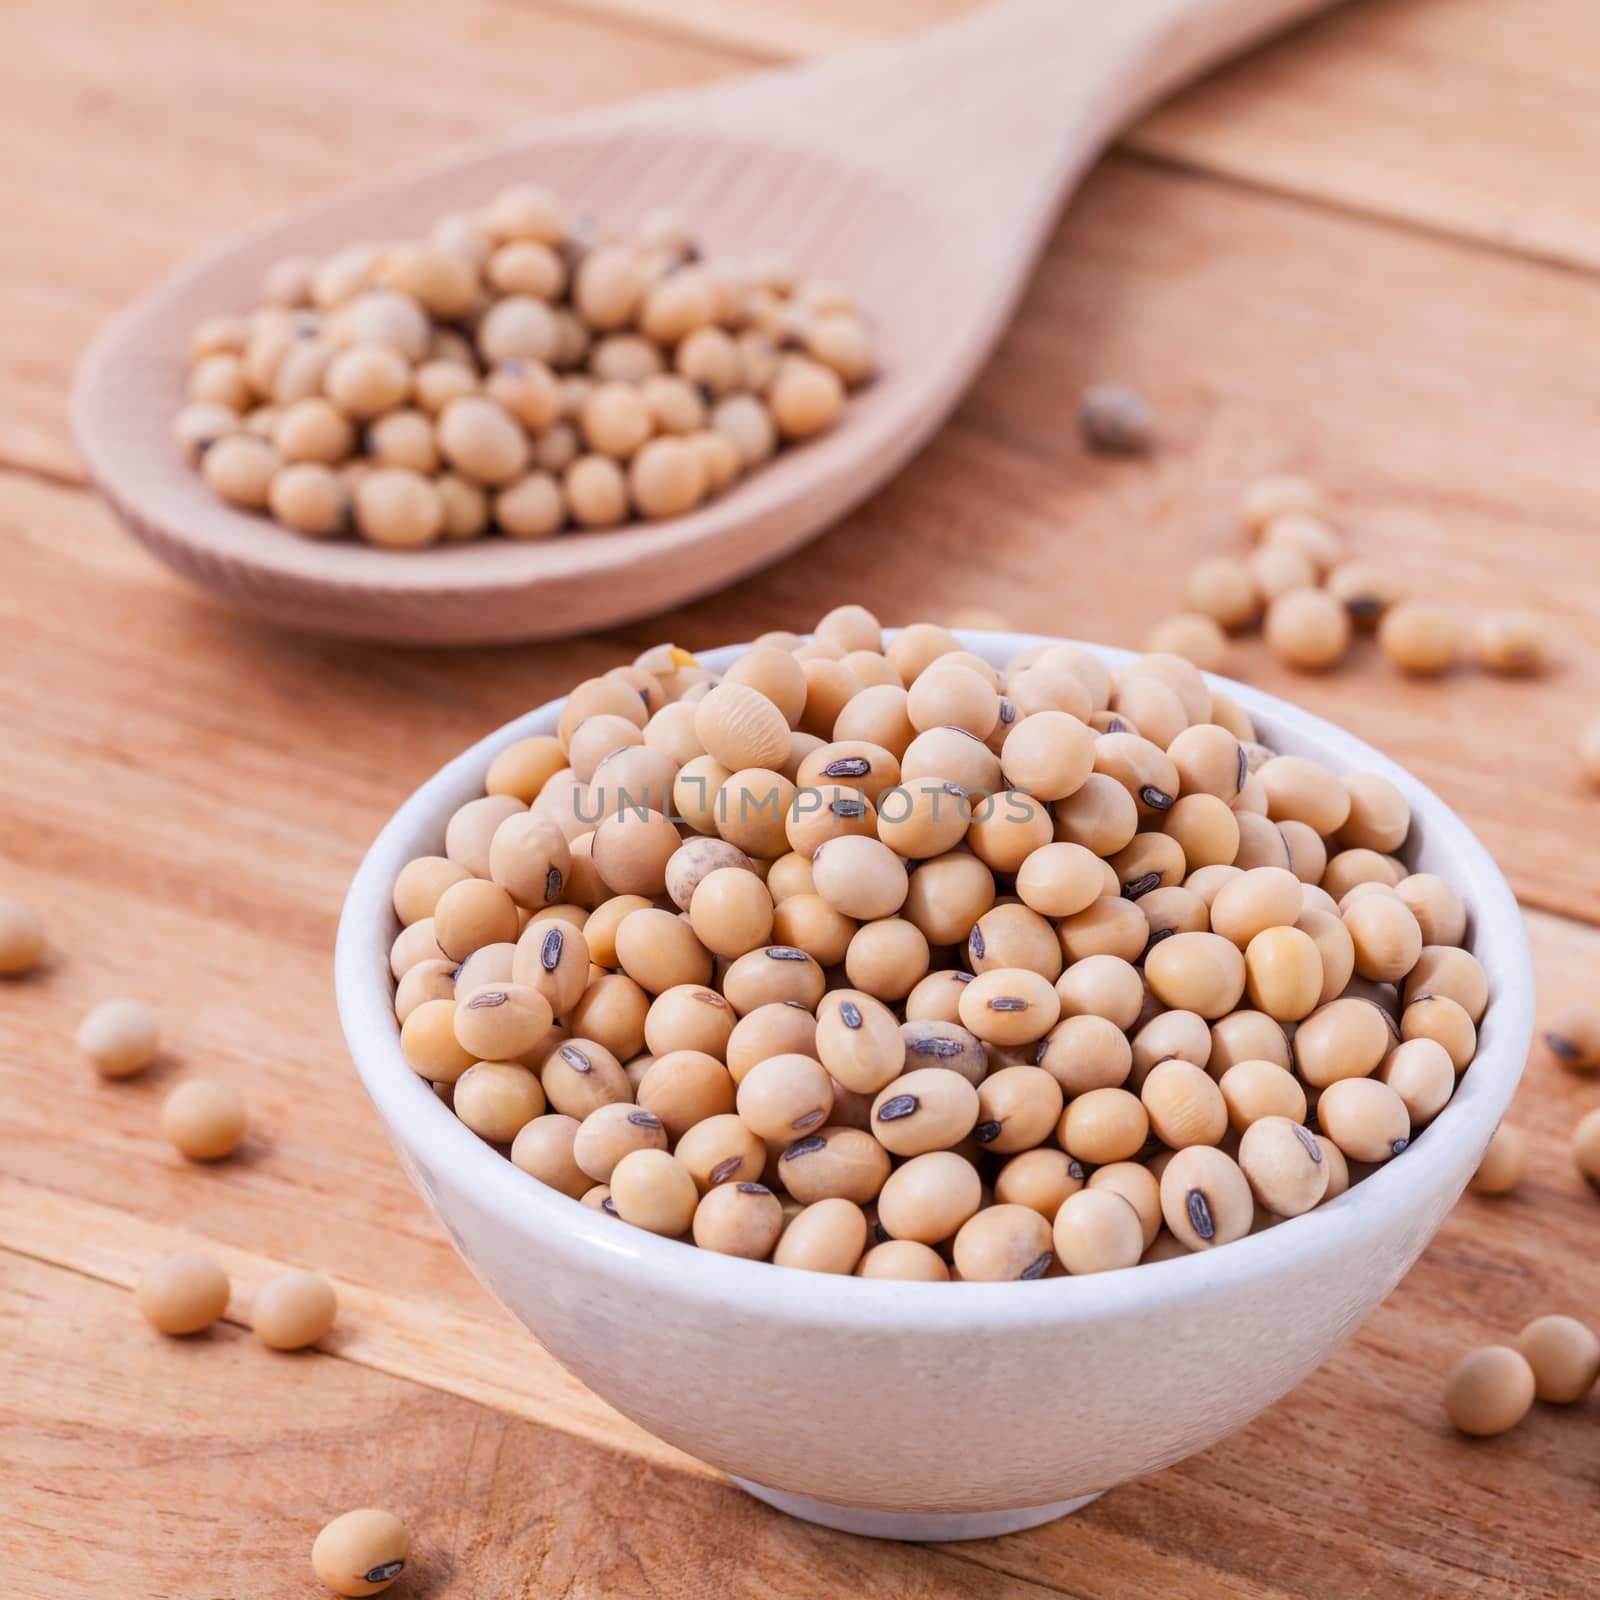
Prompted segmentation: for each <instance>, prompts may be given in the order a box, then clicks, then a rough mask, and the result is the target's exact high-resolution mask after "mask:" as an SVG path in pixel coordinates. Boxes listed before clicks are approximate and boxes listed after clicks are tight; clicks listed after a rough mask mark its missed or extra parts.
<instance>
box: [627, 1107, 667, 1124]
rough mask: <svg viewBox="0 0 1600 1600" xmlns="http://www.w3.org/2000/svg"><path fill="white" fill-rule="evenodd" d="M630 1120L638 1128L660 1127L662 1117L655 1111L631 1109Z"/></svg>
mask: <svg viewBox="0 0 1600 1600" xmlns="http://www.w3.org/2000/svg"><path fill="white" fill-rule="evenodd" d="M628 1121H629V1122H631V1123H632V1124H633V1125H634V1127H636V1128H659V1127H660V1126H661V1118H660V1117H658V1116H657V1115H656V1114H655V1112H653V1111H630V1112H629V1113H628Z"/></svg>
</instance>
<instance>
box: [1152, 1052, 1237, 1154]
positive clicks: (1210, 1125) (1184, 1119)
mask: <svg viewBox="0 0 1600 1600" xmlns="http://www.w3.org/2000/svg"><path fill="white" fill-rule="evenodd" d="M1139 1099H1140V1101H1141V1103H1142V1104H1143V1106H1144V1108H1145V1113H1146V1115H1147V1116H1148V1117H1149V1119H1150V1128H1151V1131H1152V1132H1153V1133H1154V1134H1155V1135H1156V1137H1157V1138H1158V1139H1160V1140H1161V1142H1162V1143H1163V1144H1165V1145H1166V1146H1167V1147H1168V1148H1169V1149H1172V1150H1182V1149H1186V1148H1187V1147H1188V1146H1190V1145H1196V1144H1218V1143H1220V1142H1221V1140H1222V1136H1223V1135H1224V1134H1225V1133H1226V1132H1227V1131H1228V1106H1227V1102H1226V1101H1225V1100H1224V1099H1223V1097H1222V1091H1221V1089H1219V1088H1218V1087H1217V1083H1216V1080H1215V1079H1214V1078H1212V1077H1210V1076H1209V1075H1208V1074H1207V1073H1206V1072H1205V1071H1204V1070H1203V1069H1202V1068H1200V1067H1197V1066H1195V1065H1194V1063H1193V1062H1190V1061H1182V1060H1178V1059H1176V1058H1174V1059H1172V1060H1168V1061H1159V1062H1157V1063H1156V1065H1155V1066H1153V1067H1152V1068H1151V1069H1150V1071H1149V1073H1148V1074H1147V1075H1146V1077H1145V1080H1144V1082H1143V1084H1141V1085H1140V1088H1139Z"/></svg>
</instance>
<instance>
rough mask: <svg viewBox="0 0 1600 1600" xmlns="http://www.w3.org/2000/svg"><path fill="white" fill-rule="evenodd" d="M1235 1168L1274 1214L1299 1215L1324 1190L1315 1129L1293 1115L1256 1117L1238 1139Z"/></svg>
mask: <svg viewBox="0 0 1600 1600" xmlns="http://www.w3.org/2000/svg"><path fill="white" fill-rule="evenodd" d="M1239 1170H1240V1171H1241V1172H1243V1173H1244V1175H1245V1179H1246V1181H1247V1182H1248V1183H1249V1185H1250V1191H1251V1193H1252V1194H1254V1196H1255V1198H1256V1200H1257V1201H1258V1202H1259V1203H1260V1204H1261V1205H1262V1206H1264V1207H1265V1208H1266V1209H1267V1210H1268V1211H1270V1212H1272V1213H1273V1214H1274V1215H1275V1216H1279V1217H1298V1216H1300V1215H1301V1214H1302V1213H1303V1212H1306V1211H1309V1210H1310V1209H1311V1208H1312V1207H1313V1206H1314V1205H1316V1204H1317V1203H1318V1202H1319V1201H1320V1200H1321V1199H1322V1197H1323V1196H1324V1195H1325V1194H1326V1193H1327V1191H1328V1176H1329V1168H1328V1162H1327V1160H1326V1158H1325V1157H1324V1155H1323V1151H1322V1146H1321V1145H1320V1144H1319V1143H1318V1142H1317V1137H1316V1135H1315V1134H1313V1133H1311V1132H1310V1131H1309V1130H1308V1129H1306V1128H1305V1127H1303V1126H1302V1125H1301V1124H1300V1122H1299V1121H1298V1120H1296V1119H1294V1118H1292V1117H1281V1116H1265V1117H1258V1118H1256V1119H1255V1120H1254V1121H1253V1122H1251V1123H1250V1124H1249V1126H1248V1127H1246V1128H1245V1129H1244V1132H1243V1136H1242V1137H1241V1138H1240V1140H1239Z"/></svg>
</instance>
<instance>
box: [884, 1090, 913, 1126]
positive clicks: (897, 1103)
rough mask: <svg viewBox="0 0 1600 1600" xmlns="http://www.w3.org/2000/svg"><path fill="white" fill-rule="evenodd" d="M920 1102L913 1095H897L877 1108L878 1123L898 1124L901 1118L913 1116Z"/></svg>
mask: <svg viewBox="0 0 1600 1600" xmlns="http://www.w3.org/2000/svg"><path fill="white" fill-rule="evenodd" d="M921 1106H922V1102H921V1101H920V1100H919V1099H917V1097H916V1096H915V1095H914V1094H897V1095H896V1096H895V1097H894V1098H893V1099H892V1100H885V1101H884V1102H883V1104H882V1105H881V1106H879V1107H878V1121H879V1122H898V1121H899V1120H900V1119H901V1118H902V1117H910V1116H914V1115H915V1114H916V1113H917V1111H919V1110H920V1109H921Z"/></svg>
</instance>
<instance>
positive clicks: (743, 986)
mask: <svg viewBox="0 0 1600 1600" xmlns="http://www.w3.org/2000/svg"><path fill="white" fill-rule="evenodd" d="M875 926H877V927H888V926H890V925H889V924H887V923H878V924H875ZM923 951H924V956H925V955H926V944H925V943H924V946H923ZM926 967H927V962H926V960H924V962H923V970H926ZM827 983H828V980H827V975H826V974H825V973H824V972H823V970H822V967H821V966H820V965H819V964H818V963H817V962H816V961H815V960H814V959H813V958H812V957H811V956H809V955H808V954H807V953H806V952H805V951H804V950H798V949H796V948H795V947H794V946H793V945H783V944H769V945H764V946H762V948H760V949H759V950H751V951H748V952H747V953H746V954H744V955H742V956H740V957H739V958H738V959H737V960H736V961H733V962H730V963H729V964H728V966H727V967H726V968H725V969H724V971H723V974H722V994H723V998H724V999H726V1000H727V1002H728V1004H729V1005H731V1006H732V1007H733V1009H734V1010H735V1011H737V1012H738V1013H739V1015H740V1016H741V1017H744V1016H748V1015H749V1013H750V1012H752V1011H755V1010H758V1009H761V1008H763V1007H767V1006H772V1005H777V1004H782V1003H785V1002H788V1003H792V1004H794V1005H797V1006H800V1007H801V1008H802V1009H803V1010H805V1011H808V1012H809V1011H812V1010H814V1009H815V1007H816V1006H817V1005H818V1003H819V1002H820V1001H821V999H822V995H823V991H824V990H825V989H826V988H827Z"/></svg>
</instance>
